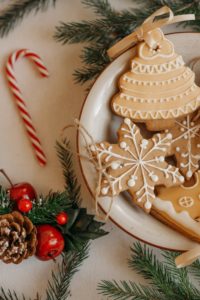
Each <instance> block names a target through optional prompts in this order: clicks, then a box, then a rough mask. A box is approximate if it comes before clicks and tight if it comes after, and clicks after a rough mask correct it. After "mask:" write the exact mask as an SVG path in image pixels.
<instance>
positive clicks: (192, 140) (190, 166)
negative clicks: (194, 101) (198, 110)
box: [166, 114, 200, 179]
mask: <svg viewBox="0 0 200 300" xmlns="http://www.w3.org/2000/svg"><path fill="white" fill-rule="evenodd" d="M166 132H170V133H171V134H172V147H171V154H174V155H175V158H176V161H177V166H178V168H179V170H180V172H181V173H182V174H183V175H184V176H185V177H186V179H189V178H191V177H192V175H193V173H194V172H195V171H196V170H198V169H199V160H200V118H198V119H197V120H196V118H195V114H190V115H187V116H186V117H184V118H181V119H179V120H175V124H174V126H173V128H171V129H170V130H166Z"/></svg>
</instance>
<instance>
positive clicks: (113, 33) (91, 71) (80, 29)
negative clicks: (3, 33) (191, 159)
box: [54, 0, 200, 84]
mask: <svg viewBox="0 0 200 300" xmlns="http://www.w3.org/2000/svg"><path fill="white" fill-rule="evenodd" d="M137 2H138V7H137V8H135V7H134V8H132V7H130V8H129V9H128V10H127V9H126V10H121V11H117V10H115V9H113V8H112V6H111V5H110V2H109V1H108V0H82V3H83V5H85V6H86V7H87V8H91V9H92V10H93V11H94V13H95V14H96V15H97V18H96V19H94V20H92V21H85V20H84V21H80V22H69V23H65V22H61V23H60V25H59V26H57V27H56V32H55V35H54V37H55V39H56V40H57V41H58V42H61V43H62V44H66V43H68V44H72V43H73V44H76V43H86V45H84V47H83V51H82V54H81V59H82V62H83V67H82V68H81V69H77V70H76V71H75V72H74V74H73V75H74V78H75V82H76V83H80V84H84V83H86V82H87V81H92V80H94V79H95V78H97V76H98V75H99V73H100V72H101V71H102V70H103V69H104V68H105V66H106V65H108V63H109V58H108V57H107V55H106V51H107V49H109V47H110V46H111V45H113V44H114V43H116V42H117V41H118V40H120V39H122V38H123V37H124V36H126V35H128V34H129V33H131V32H132V31H134V29H135V28H136V27H138V26H140V25H141V24H142V22H143V21H144V20H145V19H146V18H147V17H149V16H150V15H151V14H152V13H153V12H154V11H156V10H157V9H158V8H160V7H161V6H163V5H168V6H169V7H170V8H171V9H172V10H173V11H174V13H175V14H187V13H194V14H195V15H196V21H190V22H181V23H179V24H177V26H180V25H182V26H188V25H190V26H192V28H193V29H194V30H197V31H199V30H200V4H199V1H188V0H176V1H173V0H166V1H165V0H146V1H137ZM134 4H135V0H134ZM95 49H96V51H95Z"/></svg>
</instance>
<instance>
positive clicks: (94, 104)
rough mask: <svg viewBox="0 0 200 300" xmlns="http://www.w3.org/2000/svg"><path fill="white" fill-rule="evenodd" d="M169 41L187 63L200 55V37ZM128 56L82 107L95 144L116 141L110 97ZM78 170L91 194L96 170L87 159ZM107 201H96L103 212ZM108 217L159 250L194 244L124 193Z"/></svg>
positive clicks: (173, 37)
mask: <svg viewBox="0 0 200 300" xmlns="http://www.w3.org/2000/svg"><path fill="white" fill-rule="evenodd" d="M168 38H169V39H170V40H171V41H172V42H173V43H174V45H175V49H176V52H177V53H180V54H182V55H183V58H184V60H185V62H186V63H188V62H189V61H190V60H191V59H193V58H194V57H197V56H200V50H199V49H200V34H198V33H176V34H170V35H168ZM131 56H133V49H132V50H129V51H127V52H126V53H124V54H123V55H121V56H120V57H119V58H117V59H116V60H115V61H114V62H113V63H111V64H110V65H109V66H108V67H107V68H106V69H105V70H104V71H103V73H102V74H101V75H100V76H99V78H98V79H97V81H96V82H95V84H94V85H93V87H92V89H91V91H90V93H89V95H88V97H87V98H86V101H85V103H84V105H83V109H82V112H81V116H80V121H81V123H82V124H83V125H84V126H85V127H86V129H87V130H88V131H89V133H90V134H91V135H92V137H93V138H94V140H95V141H103V140H108V141H110V142H114V141H115V140H116V130H117V129H118V127H119V124H120V123H121V121H122V119H121V118H119V117H116V116H114V114H113V113H112V112H111V110H110V107H109V104H110V99H111V97H112V96H113V95H114V94H115V93H116V91H117V85H116V83H117V78H118V77H119V76H120V75H121V74H122V73H123V71H124V70H125V69H127V68H128V64H129V58H130V57H131ZM199 69H200V68H199ZM199 75H200V70H199ZM197 77H198V74H197ZM78 147H79V152H80V153H82V154H84V151H85V150H84V143H83V139H82V137H81V136H80V134H79V136H78ZM81 168H82V172H83V176H84V178H85V181H86V184H87V186H88V188H89V190H90V192H91V193H92V191H94V189H95V183H96V181H95V178H96V176H95V175H96V174H95V171H94V169H93V167H92V166H91V164H90V163H88V162H87V161H86V160H81ZM126 198H127V199H126ZM109 201H110V199H109V198H106V197H104V198H102V199H100V200H99V205H100V207H101V208H102V209H103V210H104V211H106V212H107V211H108V207H109V203H110V202H109ZM110 218H111V220H112V221H113V222H114V223H115V224H117V225H118V226H119V227H120V228H122V229H123V230H124V231H126V232H127V233H129V234H130V235H132V236H134V237H136V238H138V239H140V240H142V241H145V242H147V243H149V244H151V245H154V246H157V247H160V248H167V249H170V250H188V249H190V248H192V247H194V245H195V244H196V243H195V242H192V241H190V240H189V239H187V238H186V237H184V236H183V235H181V234H179V233H178V232H176V231H174V230H172V229H170V228H169V227H167V226H166V225H164V224H162V223H160V222H159V221H158V220H156V219H154V218H153V217H152V216H150V215H147V214H145V213H144V212H143V211H142V210H140V209H139V208H137V207H136V206H134V205H133V204H131V201H129V199H128V196H127V195H124V194H121V195H119V196H118V197H116V198H115V201H114V204H113V206H112V210H111V213H110Z"/></svg>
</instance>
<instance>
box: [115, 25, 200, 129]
mask: <svg viewBox="0 0 200 300" xmlns="http://www.w3.org/2000/svg"><path fill="white" fill-rule="evenodd" d="M150 38H151V39H152V40H153V41H154V47H153V48H151V47H150V46H149V45H148V44H147V43H145V42H141V43H138V45H137V54H136V55H135V56H134V57H133V59H132V61H131V66H130V70H129V71H127V72H125V73H124V74H123V75H122V76H121V77H120V80H119V83H118V86H119V90H120V91H119V93H117V94H116V95H114V97H113V99H112V101H111V108H112V110H113V112H114V113H115V114H117V115H120V116H122V117H128V118H130V119H132V120H133V121H135V122H146V121H148V120H163V119H165V120H168V119H175V118H179V117H181V116H185V115H186V114H188V113H192V112H194V111H195V110H196V109H198V107H199V106H200V97H199V96H200V88H199V87H198V86H197V85H196V84H195V74H194V72H193V71H192V70H191V69H190V68H189V67H187V66H185V63H184V61H183V58H182V56H180V55H178V54H177V53H175V51H174V46H173V44H172V42H171V41H169V40H168V39H167V38H166V37H165V36H164V35H163V33H162V31H161V30H160V29H159V28H157V29H154V30H152V31H151V32H149V39H150ZM162 125H165V123H164V122H163V124H162ZM167 125H168V124H166V126H167ZM154 128H155V126H154ZM165 128H167V127H165ZM159 129H160V128H159V127H158V128H157V129H156V128H155V129H154V130H159Z"/></svg>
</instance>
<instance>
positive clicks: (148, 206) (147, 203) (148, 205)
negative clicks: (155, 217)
mask: <svg viewBox="0 0 200 300" xmlns="http://www.w3.org/2000/svg"><path fill="white" fill-rule="evenodd" d="M144 206H145V208H146V209H150V208H151V202H150V201H146V203H145V205H144Z"/></svg>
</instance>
